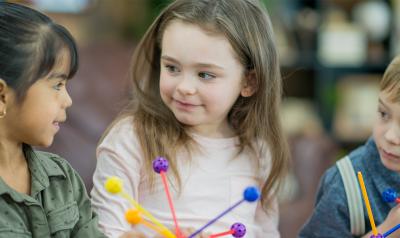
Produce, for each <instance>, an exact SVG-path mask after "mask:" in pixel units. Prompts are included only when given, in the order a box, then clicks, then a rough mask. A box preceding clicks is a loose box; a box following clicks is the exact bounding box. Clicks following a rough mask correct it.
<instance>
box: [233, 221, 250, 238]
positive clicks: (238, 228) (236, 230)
mask: <svg viewBox="0 0 400 238" xmlns="http://www.w3.org/2000/svg"><path fill="white" fill-rule="evenodd" d="M231 230H233V234H232V236H233V237H235V238H241V237H243V236H244V235H245V234H246V226H245V225H243V224H242V223H240V222H237V223H235V224H233V225H232V226H231Z"/></svg>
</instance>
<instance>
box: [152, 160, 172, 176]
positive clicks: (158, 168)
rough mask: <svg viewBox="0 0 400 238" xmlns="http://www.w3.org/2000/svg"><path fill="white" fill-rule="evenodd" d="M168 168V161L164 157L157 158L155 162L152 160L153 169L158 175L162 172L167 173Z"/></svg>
mask: <svg viewBox="0 0 400 238" xmlns="http://www.w3.org/2000/svg"><path fill="white" fill-rule="evenodd" d="M168 166H169V164H168V160H166V159H165V158H164V157H157V158H156V159H155V160H153V169H154V171H155V172H156V173H158V174H159V173H161V172H162V171H163V172H167V170H168Z"/></svg>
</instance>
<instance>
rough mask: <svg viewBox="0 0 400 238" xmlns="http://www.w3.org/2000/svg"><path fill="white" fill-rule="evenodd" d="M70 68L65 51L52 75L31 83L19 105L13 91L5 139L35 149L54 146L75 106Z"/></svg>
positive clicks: (8, 110)
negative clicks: (70, 89)
mask: <svg viewBox="0 0 400 238" xmlns="http://www.w3.org/2000/svg"><path fill="white" fill-rule="evenodd" d="M69 67H70V56H69V53H68V51H67V50H66V49H63V50H62V51H61V53H60V55H59V57H58V58H57V61H56V64H55V65H54V67H53V69H52V70H51V71H50V73H49V74H48V75H47V76H46V77H44V78H41V79H39V80H37V81H36V82H35V83H34V84H32V86H31V87H30V88H29V89H28V91H27V93H26V97H25V98H24V100H23V102H22V103H17V100H16V98H15V93H13V92H12V91H11V90H10V92H9V95H10V96H9V98H10V99H11V100H10V103H8V104H7V115H6V116H5V117H4V120H6V121H5V123H6V124H7V127H6V128H7V129H6V132H5V133H7V135H5V138H7V139H9V140H11V141H12V142H17V143H26V144H30V145H34V146H44V147H47V146H50V145H51V143H52V142H53V139H54V136H55V134H56V133H57V132H58V130H59V126H60V123H62V122H64V121H65V120H66V117H67V116H66V109H67V108H68V107H70V106H71V105H72V100H71V98H70V96H69V94H68V92H67V89H66V87H65V86H66V83H67V75H68V73H69ZM3 135H4V134H3Z"/></svg>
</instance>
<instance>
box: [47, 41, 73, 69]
mask: <svg viewBox="0 0 400 238" xmlns="http://www.w3.org/2000/svg"><path fill="white" fill-rule="evenodd" d="M70 67H71V55H70V53H69V51H68V50H67V49H66V48H65V47H64V48H62V49H61V50H60V52H59V53H58V55H57V58H56V62H55V64H54V66H53V69H52V70H51V71H58V72H63V73H65V74H67V75H68V73H69V71H70Z"/></svg>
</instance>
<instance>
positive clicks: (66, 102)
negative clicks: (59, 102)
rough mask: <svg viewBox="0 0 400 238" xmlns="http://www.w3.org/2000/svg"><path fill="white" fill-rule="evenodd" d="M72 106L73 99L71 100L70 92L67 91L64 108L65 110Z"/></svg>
mask: <svg viewBox="0 0 400 238" xmlns="http://www.w3.org/2000/svg"><path fill="white" fill-rule="evenodd" d="M70 106H72V99H71V97H70V96H69V93H68V91H67V90H65V97H64V102H63V107H64V108H68V107H70Z"/></svg>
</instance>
